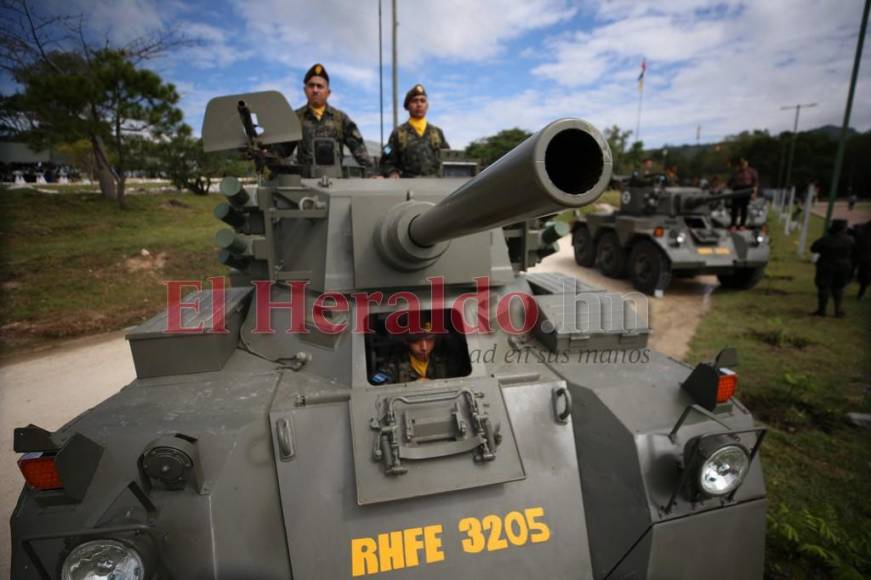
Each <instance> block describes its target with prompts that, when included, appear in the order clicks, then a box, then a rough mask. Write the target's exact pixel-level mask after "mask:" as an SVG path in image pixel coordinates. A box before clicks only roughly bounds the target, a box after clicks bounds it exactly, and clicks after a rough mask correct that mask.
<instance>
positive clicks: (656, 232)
mask: <svg viewBox="0 0 871 580" xmlns="http://www.w3.org/2000/svg"><path fill="white" fill-rule="evenodd" d="M664 235H665V228H663V227H657V228H654V229H653V237H654V238H661V237H662V236H664Z"/></svg>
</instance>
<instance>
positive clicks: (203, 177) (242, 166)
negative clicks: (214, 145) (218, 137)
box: [153, 125, 253, 195]
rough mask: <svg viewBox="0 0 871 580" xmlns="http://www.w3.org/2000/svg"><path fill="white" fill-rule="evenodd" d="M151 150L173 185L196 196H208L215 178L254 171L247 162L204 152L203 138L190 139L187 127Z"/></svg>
mask: <svg viewBox="0 0 871 580" xmlns="http://www.w3.org/2000/svg"><path fill="white" fill-rule="evenodd" d="M153 147H154V150H155V155H154V158H156V159H157V160H159V162H160V168H161V170H162V171H163V172H164V173H165V174H166V176H167V178H169V180H170V181H172V184H173V185H174V186H175V187H176V188H178V189H187V190H189V191H191V192H193V193H195V194H197V195H207V194H208V193H209V188H210V187H211V185H212V180H213V179H215V178H218V177H225V176H227V175H233V176H236V177H242V176H246V175H250V174H251V173H252V170H253V167H252V164H251V162H250V161H246V160H243V159H238V158H233V157H228V156H226V155H224V154H221V153H206V152H205V151H203V142H202V139H195V138H193V136H192V135H191V128H190V127H188V126H187V125H182V127H181V130H179V132H178V133H177V134H176V135H174V136H173V137H172V139H170V140H169V141H168V142H166V143H156V144H153Z"/></svg>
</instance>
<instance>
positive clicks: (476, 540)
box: [457, 518, 485, 554]
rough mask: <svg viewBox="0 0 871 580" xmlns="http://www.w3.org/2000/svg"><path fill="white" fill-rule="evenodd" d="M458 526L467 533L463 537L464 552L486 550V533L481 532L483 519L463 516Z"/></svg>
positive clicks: (471, 552)
mask: <svg viewBox="0 0 871 580" xmlns="http://www.w3.org/2000/svg"><path fill="white" fill-rule="evenodd" d="M457 527H458V528H459V530H460V531H461V532H465V533H466V537H465V538H464V539H463V551H464V552H468V553H469V554H477V553H479V552H481V551H483V550H484V546H485V543H484V535H483V534H482V533H481V521H480V520H479V519H478V518H463V519H461V520H460V523H459V524H458V525H457Z"/></svg>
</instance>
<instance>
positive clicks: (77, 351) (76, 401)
mask: <svg viewBox="0 0 871 580" xmlns="http://www.w3.org/2000/svg"><path fill="white" fill-rule="evenodd" d="M134 376H135V373H134V370H133V359H132V358H131V357H130V348H129V347H128V346H127V341H125V340H124V333H123V332H116V333H112V334H108V335H102V336H99V337H91V338H88V339H80V340H75V341H70V344H69V345H68V346H65V347H62V348H58V349H53V350H51V351H50V352H48V353H41V356H28V357H26V358H23V359H20V360H19V361H18V362H14V363H12V364H8V365H6V366H3V367H0V466H2V467H0V579H6V578H8V577H9V560H10V544H9V541H10V538H9V525H8V522H9V517H10V516H11V515H12V510H13V509H14V508H15V502H16V501H17V500H18V494H19V493H20V492H21V485H22V479H21V474H20V473H19V472H18V469H16V468H15V467H14V466H15V462H16V461H17V459H18V454H17V453H15V452H14V451H13V450H12V433H13V429H14V428H15V427H23V426H26V425H27V424H28V423H33V424H35V425H39V426H40V427H44V428H46V429H49V430H54V429H57V428H58V427H60V426H61V425H63V424H64V423H66V422H67V421H69V420H70V419H72V418H73V417H75V416H76V415H78V414H79V413H81V412H83V411H85V410H86V409H89V408H91V407H93V406H94V405H96V404H97V403H99V402H100V401H102V400H103V399H105V398H106V397H108V396H110V395H112V394H114V393H115V392H117V391H118V390H119V389H120V388H121V387H122V386H124V385H126V384H127V383H129V382H130V381H132V380H133V378H134Z"/></svg>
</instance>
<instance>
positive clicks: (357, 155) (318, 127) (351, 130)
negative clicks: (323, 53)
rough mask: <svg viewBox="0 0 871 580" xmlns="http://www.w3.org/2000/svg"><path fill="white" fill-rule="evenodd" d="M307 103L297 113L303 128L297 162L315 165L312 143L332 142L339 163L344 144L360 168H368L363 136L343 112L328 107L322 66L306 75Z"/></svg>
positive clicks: (326, 77) (327, 79)
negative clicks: (324, 140)
mask: <svg viewBox="0 0 871 580" xmlns="http://www.w3.org/2000/svg"><path fill="white" fill-rule="evenodd" d="M303 88H304V90H305V96H306V99H308V103H307V104H306V105H305V106H304V107H301V108H299V109H297V110H296V114H297V116H298V117H299V121H300V124H301V125H302V141H301V142H300V143H299V149H298V151H297V154H296V155H297V162H298V163H299V164H300V165H302V166H303V167H311V166H312V165H313V164H314V162H315V156H314V140H315V139H333V140H334V141H335V142H336V144H337V146H338V149H339V150H338V151H336V157H337V159H338V162H339V164H341V162H342V145H346V146H347V147H348V149H349V150H350V151H351V154H352V155H353V156H354V159H356V160H357V163H359V164H360V165H361V166H362V167H366V168H371V167H372V160H371V159H370V158H369V153H368V152H367V151H366V145H365V144H364V143H363V136H362V135H361V134H360V130H359V129H358V128H357V125H356V124H355V123H354V121H352V120H351V118H350V117H348V115H346V114H345V113H344V112H342V111H340V110H339V109H336V108H334V107H331V106H330V105H329V104H327V99H328V98H329V97H330V75H328V74H327V69H325V68H324V66H323V65H322V64H316V65H314V66H312V67H311V68H310V69H308V72H306V73H305V78H304V86H303Z"/></svg>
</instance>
